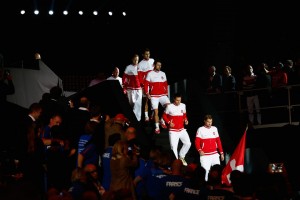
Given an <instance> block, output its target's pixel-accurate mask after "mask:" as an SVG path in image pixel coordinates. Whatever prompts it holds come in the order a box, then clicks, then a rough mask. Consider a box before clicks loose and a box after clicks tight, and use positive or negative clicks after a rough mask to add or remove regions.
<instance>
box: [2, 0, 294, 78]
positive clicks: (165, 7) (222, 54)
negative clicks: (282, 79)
mask: <svg viewBox="0 0 300 200" xmlns="http://www.w3.org/2000/svg"><path fill="white" fill-rule="evenodd" d="M34 2H35V4H36V5H37V6H38V7H39V8H40V9H41V13H40V15H39V16H33V15H27V16H25V17H24V16H20V15H19V14H18V11H19V9H20V8H23V7H24V8H26V9H29V10H31V11H32V10H33V7H34ZM53 2H54V1H53ZM51 3H52V1H49V0H43V1H42V0H34V1H32V0H30V1H29V0H5V1H1V3H0V4H2V5H0V12H1V15H0V16H1V21H2V27H1V31H2V33H1V38H2V41H1V47H0V53H2V55H3V57H4V61H5V63H6V65H11V63H16V62H18V61H20V60H30V59H33V55H34V53H35V52H40V53H41V56H42V59H43V61H44V62H45V63H46V64H47V65H48V66H49V67H50V68H52V69H53V70H54V71H56V72H57V73H76V72H80V73H95V72H96V71H104V72H109V71H110V70H111V69H112V67H113V66H115V65H118V66H119V67H120V68H121V70H122V69H124V68H125V66H126V65H127V64H129V63H130V58H131V55H132V54H133V53H139V54H140V53H141V51H142V49H143V48H145V47H149V48H150V49H151V55H152V56H153V57H154V58H160V59H161V60H162V61H163V64H164V65H163V69H164V71H167V72H169V73H174V75H176V74H178V73H177V72H174V69H176V70H177V69H182V68H184V69H185V70H184V72H185V73H179V75H178V76H180V77H181V76H183V75H185V74H189V73H191V74H194V73H193V71H194V69H193V67H198V68H199V69H203V68H206V67H207V65H208V64H212V63H213V64H217V65H218V66H219V65H220V66H221V65H224V64H232V65H234V64H236V60H239V58H240V57H243V58H246V59H248V60H249V62H257V61H260V60H263V59H269V60H272V59H274V57H276V58H278V59H281V58H284V57H288V56H294V55H295V52H296V53H297V52H299V51H298V47H299V39H297V38H298V33H299V31H298V30H297V28H296V27H297V26H296V24H297V23H296V22H297V18H296V16H297V14H296V13H295V12H294V10H295V6H293V5H292V4H291V3H290V2H289V4H288V3H287V2H285V4H284V5H283V3H282V2H281V4H276V3H274V2H272V4H269V3H267V2H264V1H260V2H259V3H254V2H253V1H243V2H235V1H233V0H225V1H224V0H223V1H222V0H214V1H209V2H205V3H204V2H196V1H182V2H181V1H159V0H153V1H144V0H140V1H138V0H131V1H130V0H112V1H108V0H104V1H102V0H84V1H83V0H80V1H79V0H73V1H71V3H70V2H69V0H59V1H58V0H56V1H55V2H54V11H55V12H59V13H61V12H62V10H63V9H65V8H66V7H67V5H68V6H69V8H70V12H71V13H74V12H75V11H77V10H78V9H79V8H81V9H83V10H86V11H88V10H92V9H93V8H96V9H99V10H100V15H99V16H97V17H95V16H91V15H85V16H78V15H75V14H71V15H70V16H67V17H66V16H62V14H57V13H56V14H55V15H54V16H48V15H47V14H46V12H45V11H46V10H48V8H49V7H50V5H51ZM109 9H113V10H114V11H115V13H119V14H116V15H115V16H113V17H110V16H107V15H106V14H104V13H105V11H108V10H109ZM123 10H126V11H127V13H128V15H127V16H126V17H122V16H121V15H120V12H121V11H123Z"/></svg>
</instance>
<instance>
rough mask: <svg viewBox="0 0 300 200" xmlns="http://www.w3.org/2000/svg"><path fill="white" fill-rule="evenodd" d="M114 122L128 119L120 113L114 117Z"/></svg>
mask: <svg viewBox="0 0 300 200" xmlns="http://www.w3.org/2000/svg"><path fill="white" fill-rule="evenodd" d="M114 120H117V121H128V119H127V118H126V117H125V115H124V114H122V113H119V114H117V115H116V116H115V117H114Z"/></svg>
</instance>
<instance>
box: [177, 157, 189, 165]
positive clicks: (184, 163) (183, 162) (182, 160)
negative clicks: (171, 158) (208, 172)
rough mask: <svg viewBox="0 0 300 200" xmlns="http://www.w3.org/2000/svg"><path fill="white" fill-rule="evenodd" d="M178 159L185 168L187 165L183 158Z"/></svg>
mask: <svg viewBox="0 0 300 200" xmlns="http://www.w3.org/2000/svg"><path fill="white" fill-rule="evenodd" d="M179 159H180V160H181V162H182V164H183V165H184V166H187V165H188V164H187V162H186V161H185V159H184V158H179Z"/></svg>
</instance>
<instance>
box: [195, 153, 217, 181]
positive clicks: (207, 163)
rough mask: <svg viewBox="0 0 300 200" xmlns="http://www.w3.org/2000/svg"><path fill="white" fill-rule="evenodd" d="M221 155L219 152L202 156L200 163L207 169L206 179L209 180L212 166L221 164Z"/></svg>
mask: <svg viewBox="0 0 300 200" xmlns="http://www.w3.org/2000/svg"><path fill="white" fill-rule="evenodd" d="M220 163H221V162H220V155H219V154H218V153H215V154H212V155H205V156H200V164H201V166H202V167H203V168H204V169H205V171H206V173H205V180H206V181H207V180H208V173H209V170H210V168H211V166H213V165H216V164H218V165H219V164H220Z"/></svg>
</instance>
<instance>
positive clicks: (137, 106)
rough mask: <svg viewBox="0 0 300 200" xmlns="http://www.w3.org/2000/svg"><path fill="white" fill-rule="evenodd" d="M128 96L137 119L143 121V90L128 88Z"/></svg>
mask: <svg viewBox="0 0 300 200" xmlns="http://www.w3.org/2000/svg"><path fill="white" fill-rule="evenodd" d="M127 98H128V101H129V104H130V105H131V107H132V109H133V112H134V114H135V117H136V119H137V120H138V121H141V117H142V98H143V93H142V90H127Z"/></svg>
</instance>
